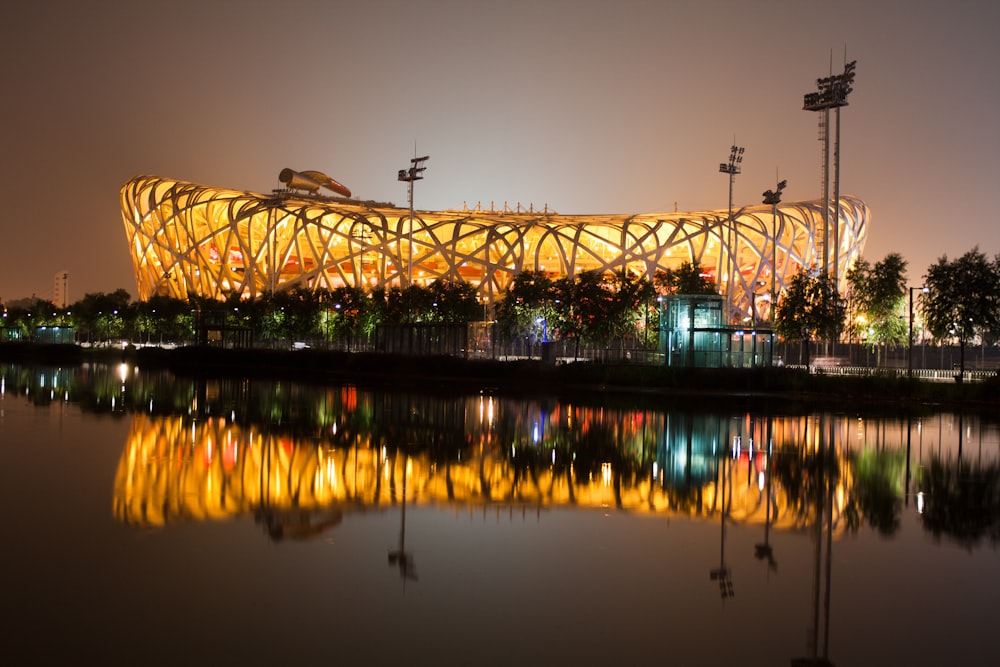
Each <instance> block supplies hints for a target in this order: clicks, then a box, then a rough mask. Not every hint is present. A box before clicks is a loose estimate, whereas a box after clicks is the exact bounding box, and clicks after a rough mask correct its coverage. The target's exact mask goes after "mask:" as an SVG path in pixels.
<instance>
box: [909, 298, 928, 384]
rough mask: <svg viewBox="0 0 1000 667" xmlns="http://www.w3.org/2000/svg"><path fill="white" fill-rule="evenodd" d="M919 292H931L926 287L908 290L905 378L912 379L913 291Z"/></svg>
mask: <svg viewBox="0 0 1000 667" xmlns="http://www.w3.org/2000/svg"><path fill="white" fill-rule="evenodd" d="M914 290H920V291H921V292H923V293H924V294H928V293H929V292H930V291H931V290H930V288H928V287H927V286H926V285H923V286H921V287H911V288H910V335H909V338H907V341H906V342H907V349H906V377H913V291H914Z"/></svg>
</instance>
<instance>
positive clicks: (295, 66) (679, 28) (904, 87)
mask: <svg viewBox="0 0 1000 667" xmlns="http://www.w3.org/2000/svg"><path fill="white" fill-rule="evenodd" d="M997 26H1000V4H997V3H988V2H982V1H980V0H899V1H893V0H879V1H878V2H872V1H871V0H859V1H854V0H830V1H826V2H818V1H813V0H787V1H785V0H773V1H765V0H761V1H753V0H683V1H681V0H674V1H649V2H641V1H633V0H617V1H615V2H610V1H607V2H599V1H597V0H551V1H546V0H505V1H504V2H475V1H470V0H433V1H426V2H422V1H420V0H409V1H397V0H363V1H357V2H347V1H336V0H332V1H326V2H323V1H311V2H310V1H307V0H280V1H278V0H274V1H272V0H242V1H237V0H231V1H222V0H217V1H214V2H212V1H207V0H206V1H200V0H199V1H195V0H171V1H169V2H166V1H164V2H154V1H145V2H143V1H139V0H101V1H99V2H79V1H72V0H50V1H48V2H20V3H16V4H14V3H8V4H7V5H5V7H4V15H3V21H2V23H0V54H2V57H0V68H2V73H3V85H4V95H3V98H2V107H0V121H2V127H3V134H2V137H3V138H2V144H0V201H2V202H3V204H2V206H3V208H2V213H0V241H2V248H3V254H2V256H0V301H10V300H13V299H17V298H22V297H26V296H31V295H32V294H35V295H37V296H39V297H42V298H47V299H51V298H52V297H53V276H54V274H55V273H56V272H57V271H61V270H68V271H69V273H70V280H69V290H70V294H69V295H70V301H76V300H78V299H80V298H82V297H83V295H84V294H85V293H88V292H110V291H113V290H115V289H117V288H120V287H124V288H125V289H127V290H128V291H129V292H131V293H132V294H133V295H135V293H136V287H135V279H134V275H133V272H132V267H131V261H130V258H129V254H128V250H127V247H126V243H125V233H124V226H123V224H122V221H121V215H120V213H119V205H118V194H119V190H120V188H121V186H122V185H123V184H124V183H125V181H127V180H128V179H130V178H132V177H133V176H135V175H138V174H155V175H159V176H164V177H169V178H176V179H180V180H187V181H192V182H196V183H202V184H206V185H214V186H221V187H231V188H235V189H239V190H251V191H256V192H263V193H268V192H270V191H271V189H273V188H277V187H281V185H282V184H281V183H280V182H279V181H278V172H279V171H281V169H282V168H283V167H291V168H293V169H297V170H306V169H316V170H320V171H323V172H326V173H327V174H329V175H330V176H332V177H333V178H334V179H336V180H338V181H340V182H341V183H343V184H344V185H346V186H347V187H349V188H350V189H351V190H352V191H353V192H354V194H355V196H357V197H359V198H365V199H375V200H380V201H390V202H394V203H396V204H398V205H400V206H404V207H405V206H406V205H407V194H406V184H405V183H400V182H398V181H397V180H396V173H397V171H398V170H399V169H402V168H405V167H408V166H409V161H410V158H412V157H414V156H415V154H418V155H421V156H422V155H430V160H429V161H428V162H427V164H426V166H427V171H426V172H425V174H424V175H425V179H424V180H422V181H420V182H418V183H417V187H416V198H415V205H416V207H417V208H418V209H443V208H461V207H462V206H463V204H467V205H468V206H470V207H471V206H475V205H476V203H477V202H478V203H481V204H482V206H484V207H487V208H488V207H489V205H490V203H491V202H492V203H493V204H494V205H495V206H496V207H498V208H499V207H501V206H503V204H504V202H506V203H507V204H508V205H509V206H511V207H514V206H516V205H517V204H518V203H520V204H521V205H522V206H528V205H533V206H534V207H535V208H536V209H538V208H541V207H543V206H545V205H548V207H549V208H550V209H553V210H555V211H557V212H559V213H641V212H653V211H674V210H675V209H676V210H679V211H696V210H704V209H725V208H726V207H727V205H728V177H727V176H726V175H725V174H722V173H719V163H720V162H725V161H726V160H727V159H728V157H729V148H730V145H731V144H732V143H733V141H734V139H735V141H736V143H737V144H739V145H741V146H744V147H745V148H746V152H745V154H744V160H743V170H742V173H741V174H740V175H738V176H737V177H736V183H735V189H734V205H735V206H737V207H739V206H744V205H755V204H760V203H761V193H762V192H764V191H765V190H767V189H771V188H773V187H774V186H775V183H776V182H777V180H779V179H787V180H788V187H787V188H786V190H785V192H784V201H797V200H805V199H817V198H820V197H821V193H822V187H821V162H822V160H821V144H820V142H819V141H818V138H819V130H818V121H819V115H818V114H817V113H814V112H808V111H803V110H802V101H803V100H802V98H803V95H804V94H805V93H809V92H813V91H815V90H816V79H817V78H819V77H823V76H827V75H829V74H830V73H834V74H837V73H840V72H842V71H843V65H844V62H845V60H846V61H851V60H857V63H858V64H857V77H856V81H855V85H854V91H853V92H852V93H851V95H850V97H849V98H848V101H849V106H847V107H845V108H843V110H842V112H841V114H842V115H841V128H842V129H841V132H842V137H841V151H842V159H841V191H842V193H844V194H853V195H856V196H858V197H860V198H861V199H863V200H864V201H865V202H866V203H867V204H868V206H869V207H870V208H871V210H872V220H871V228H870V234H869V239H868V245H867V248H866V250H865V256H866V258H868V259H869V260H870V261H872V262H874V261H877V260H879V259H881V258H883V257H884V256H885V255H886V254H887V253H889V252H898V253H900V254H901V255H902V256H903V257H904V258H905V259H906V260H907V261H908V262H909V267H908V269H909V270H908V273H909V283H910V284H911V285H919V284H920V282H921V277H922V276H923V275H924V273H925V272H926V269H927V267H928V266H929V265H930V264H932V263H933V262H934V261H936V260H937V258H939V257H941V256H942V255H945V254H946V255H948V256H949V257H957V256H958V255H961V254H963V253H965V252H966V251H968V250H970V249H972V248H973V247H975V246H977V245H978V246H979V248H980V249H981V250H982V251H983V252H985V253H986V254H987V255H989V256H992V255H994V254H996V253H998V252H1000V232H998V216H997V214H996V213H995V210H994V206H993V201H992V200H993V194H992V193H993V192H995V191H996V188H997V183H998V182H1000V166H998V165H1000V161H998V160H997V156H998V155H1000V129H998V111H1000V80H998V79H1000V74H998V73H1000V40H998V39H997V37H996V30H997Z"/></svg>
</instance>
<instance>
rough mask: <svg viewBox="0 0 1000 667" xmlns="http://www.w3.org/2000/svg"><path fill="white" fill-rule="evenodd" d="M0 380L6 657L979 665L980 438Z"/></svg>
mask: <svg viewBox="0 0 1000 667" xmlns="http://www.w3.org/2000/svg"><path fill="white" fill-rule="evenodd" d="M0 374H2V377H0V508H2V509H0V511H2V520H3V521H2V525H3V526H4V528H5V534H6V537H5V538H4V547H3V552H4V563H5V564H4V567H3V570H2V575H0V576H2V587H0V590H2V591H3V595H2V596H0V609H2V616H0V620H2V625H0V627H2V628H3V636H4V642H3V644H2V645H0V656H3V657H4V662H6V663H7V664H17V665H22V664H69V663H82V662H90V663H94V662H95V661H96V662H97V663H98V664H109V665H110V664H129V665H132V664H178V663H183V664H191V665H201V664H206V665H207V664H247V665H257V664H261V665H263V664H276V663H277V664H305V663H309V662H313V661H315V662H317V663H322V664H329V663H333V664H347V665H383V664H385V665H389V664H412V665H432V664H433V665H513V664H518V665H563V664H567V665H570V664H577V665H601V664H608V665H639V664H651V663H652V664H677V665H735V664H740V665H791V664H800V663H799V662H798V661H800V660H809V661H812V662H811V663H802V664H823V663H822V662H821V661H822V659H823V658H826V659H827V660H829V662H830V663H832V664H836V665H840V666H847V665H887V664H893V665H895V664H898V665H908V666H912V665H973V664H984V663H989V662H992V661H993V660H994V659H995V653H996V638H995V635H994V631H995V630H994V628H995V626H996V616H995V613H996V611H997V609H998V608H1000V601H998V593H1000V583H998V580H997V573H998V572H1000V553H998V550H997V549H998V542H1000V429H998V425H997V422H996V421H993V420H991V419H988V418H986V417H983V416H980V415H972V414H958V413H939V412H935V411H932V410H911V411H907V412H906V413H902V414H884V413H883V414H872V413H869V412H867V411H865V410H863V409H859V411H858V412H851V413H847V412H844V413H829V412H813V411H809V410H796V411H794V412H793V411H791V410H789V409H787V408H783V407H782V405H781V404H780V403H775V402H771V403H769V404H766V405H761V404H759V403H758V404H754V405H751V404H749V403H747V402H746V400H745V399H739V398H731V397H723V396H720V397H716V398H712V399H704V400H703V404H702V405H698V406H691V405H685V406H684V407H679V406H678V405H676V404H673V403H670V404H667V402H666V400H665V399H660V400H658V399H655V398H652V397H646V398H642V399H639V398H631V397H615V396H608V395H594V396H591V397H589V398H582V399H581V398H574V399H573V400H568V399H566V400H560V399H557V398H545V399H538V398H534V399H525V398H508V397H504V396H502V395H493V394H491V393H490V392H483V393H479V394H473V395H466V394H447V395H446V394H440V395H438V394H434V393H431V392H428V391H425V390H413V391H403V390H387V389H369V388H362V387H357V386H315V385H300V384H295V383H288V382H264V381H248V380H237V379H225V380H221V379H220V380H214V379H207V380H205V379H202V380H195V379H188V378H179V377H174V376H172V375H170V374H169V373H166V372H160V371H157V372H146V371H142V370H140V369H137V368H134V367H131V366H128V365H121V366H117V365H93V366H91V365H84V366H80V367H73V368H46V367H39V366H17V365H9V364H8V365H4V366H0Z"/></svg>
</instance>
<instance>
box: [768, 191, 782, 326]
mask: <svg viewBox="0 0 1000 667" xmlns="http://www.w3.org/2000/svg"><path fill="white" fill-rule="evenodd" d="M786 185H788V181H779V182H778V186H777V187H776V188H775V189H774V190H765V191H764V195H763V196H764V203H765V204H770V205H771V224H772V225H773V228H774V231H773V232H772V234H771V310H770V313H769V316H770V320H771V322H774V305H775V304H776V303H778V295H777V294H775V286H776V284H777V283H776V281H777V274H778V204H780V203H781V191H782V190H784V189H785V186H786Z"/></svg>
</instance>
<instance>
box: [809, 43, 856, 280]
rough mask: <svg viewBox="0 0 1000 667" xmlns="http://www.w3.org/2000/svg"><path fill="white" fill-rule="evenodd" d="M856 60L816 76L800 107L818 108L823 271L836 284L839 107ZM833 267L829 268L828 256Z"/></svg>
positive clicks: (847, 91)
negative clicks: (833, 119) (833, 132)
mask: <svg viewBox="0 0 1000 667" xmlns="http://www.w3.org/2000/svg"><path fill="white" fill-rule="evenodd" d="M857 62H858V61H856V60H852V61H851V62H849V63H847V64H846V65H844V73H843V74H836V75H831V76H828V77H824V78H822V79H816V86H817V87H818V88H819V90H818V91H817V92H815V93H806V94H805V96H804V98H803V101H802V108H803V109H804V110H805V111H821V112H823V117H822V119H821V121H820V122H821V125H822V128H823V134H822V136H821V138H820V139H821V141H822V142H823V262H822V266H823V272H824V273H826V274H827V275H832V278H833V280H834V284H835V285H839V283H838V276H837V266H838V264H839V263H840V107H846V106H847V95H848V94H849V93H850V92H851V91H852V90H854V89H853V88H852V84H853V83H854V68H855V66H856V65H857ZM830 109H835V110H836V122H837V130H836V137H835V139H834V146H833V168H834V177H833V180H834V195H833V196H834V198H835V199H836V221H835V223H834V228H833V249H832V252H831V249H830ZM831 257H832V259H833V271H832V273H831V271H830V258H831Z"/></svg>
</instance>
